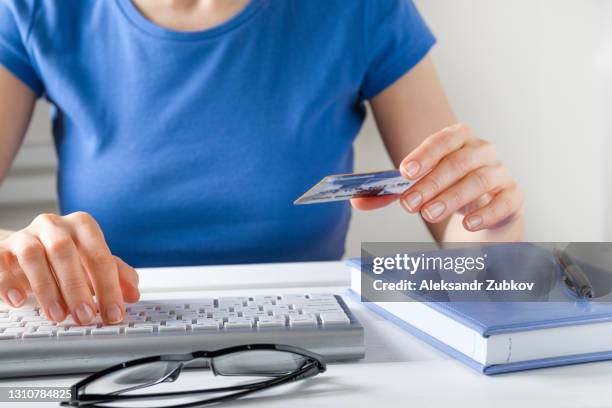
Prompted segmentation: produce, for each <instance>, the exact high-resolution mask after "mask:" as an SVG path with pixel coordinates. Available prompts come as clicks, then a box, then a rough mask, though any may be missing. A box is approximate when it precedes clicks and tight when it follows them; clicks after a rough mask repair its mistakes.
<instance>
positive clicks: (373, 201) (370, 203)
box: [351, 194, 399, 211]
mask: <svg viewBox="0 0 612 408" xmlns="http://www.w3.org/2000/svg"><path fill="white" fill-rule="evenodd" d="M398 198H399V196H398V195H396V194H391V195H384V196H378V197H359V198H353V199H351V205H352V206H353V208H356V209H358V210H363V211H369V210H376V209H378V208H382V207H386V206H388V205H389V204H391V203H392V202H394V201H395V200H397V199H398Z"/></svg>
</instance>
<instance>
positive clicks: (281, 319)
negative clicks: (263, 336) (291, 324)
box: [257, 316, 286, 329]
mask: <svg viewBox="0 0 612 408" xmlns="http://www.w3.org/2000/svg"><path fill="white" fill-rule="evenodd" d="M285 323H286V320H285V316H270V317H265V318H261V319H259V320H258V321H257V327H259V328H260V329H270V328H275V327H285Z"/></svg>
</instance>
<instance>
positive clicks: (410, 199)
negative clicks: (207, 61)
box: [402, 191, 423, 211]
mask: <svg viewBox="0 0 612 408" xmlns="http://www.w3.org/2000/svg"><path fill="white" fill-rule="evenodd" d="M402 201H403V202H404V203H405V204H406V206H407V207H408V209H409V210H411V211H416V209H417V208H419V205H421V202H422V201H423V196H422V195H421V193H419V192H418V191H413V192H412V193H410V194H408V195H407V196H406V197H405V198H404V199H403V200H402Z"/></svg>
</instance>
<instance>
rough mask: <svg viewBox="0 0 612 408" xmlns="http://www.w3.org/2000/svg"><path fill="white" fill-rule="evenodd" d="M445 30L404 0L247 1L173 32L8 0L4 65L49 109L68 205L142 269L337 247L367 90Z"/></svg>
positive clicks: (117, 3) (293, 255) (79, 4)
mask: <svg viewBox="0 0 612 408" xmlns="http://www.w3.org/2000/svg"><path fill="white" fill-rule="evenodd" d="M433 43H434V38H433V36H432V34H431V33H430V31H429V30H428V28H427V26H426V25H425V24H424V22H423V21H422V19H421V17H420V15H419V13H418V12H417V10H416V8H415V6H414V4H413V3H412V1H411V0H350V1H348V0H321V1H315V0H252V1H251V2H250V3H249V5H248V6H247V7H246V8H245V9H243V10H242V11H241V12H239V13H238V14H237V15H236V16H234V17H233V18H231V19H230V20H228V21H226V22H225V23H223V24H221V25H219V26H216V27H214V28H212V29H208V30H204V31H199V32H178V31H173V30H169V29H165V28H162V27H160V26H158V25H156V24H155V23H153V22H151V21H150V20H148V19H147V18H145V17H144V16H143V15H142V14H140V12H139V11H138V9H137V8H136V7H135V6H134V5H133V4H132V2H131V0H97V1H94V0H61V1H60V0H1V1H0V64H2V65H4V66H5V67H6V68H7V69H8V70H10V71H11V72H12V73H13V74H14V75H15V76H16V77H18V78H19V79H21V80H22V81H23V82H24V83H25V84H26V85H28V86H29V87H30V88H31V89H32V90H33V91H34V92H35V93H36V94H37V95H38V96H45V97H46V98H47V99H48V100H49V101H50V102H51V103H52V104H53V107H54V109H53V114H52V121H53V135H54V140H55V144H56V148H57V154H58V159H59V174H58V195H59V205H60V210H61V212H62V213H71V212H74V211H78V210H81V211H87V212H89V213H91V214H92V215H93V216H94V217H95V218H96V219H97V220H98V222H99V224H100V226H101V227H102V229H103V231H104V233H105V236H106V239H107V241H108V243H109V246H110V248H111V250H112V251H113V252H114V253H115V254H117V255H118V256H120V257H122V258H123V259H125V260H126V261H127V262H129V263H131V264H133V265H135V266H157V265H193V264H219V263H245V262H275V261H305V260H333V259H339V258H340V257H341V256H342V254H343V252H344V241H345V236H346V231H347V227H348V224H349V220H350V207H349V204H348V203H333V204H323V205H311V206H294V205H293V204H292V203H293V201H294V200H295V199H296V198H297V197H298V196H300V195H301V194H302V193H303V192H304V191H306V190H307V189H308V188H309V187H310V186H312V185H313V184H314V183H316V182H317V181H319V180H320V179H321V178H322V177H323V176H325V175H328V174H333V173H347V172H351V170H352V167H353V154H352V144H353V140H354V139H355V136H356V135H357V133H358V131H359V129H360V127H361V125H362V122H363V120H364V116H365V110H364V101H366V100H368V99H369V98H372V97H374V96H375V95H377V94H378V93H379V92H381V91H382V90H384V89H385V88H386V87H388V86H389V85H390V84H392V83H393V82H394V81H396V80H397V79H398V78H399V77H401V76H402V75H403V74H404V73H406V72H407V71H409V70H410V69H411V68H412V67H413V66H414V65H415V64H417V63H418V62H419V61H420V60H421V59H422V58H423V57H424V56H425V55H426V54H427V52H428V51H429V49H430V48H431V46H432V45H433Z"/></svg>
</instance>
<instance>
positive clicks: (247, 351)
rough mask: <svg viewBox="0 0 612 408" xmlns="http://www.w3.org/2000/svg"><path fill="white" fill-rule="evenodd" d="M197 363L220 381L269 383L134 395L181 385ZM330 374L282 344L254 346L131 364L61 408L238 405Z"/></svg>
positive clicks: (85, 384)
mask: <svg viewBox="0 0 612 408" xmlns="http://www.w3.org/2000/svg"><path fill="white" fill-rule="evenodd" d="M195 360H203V361H204V362H205V363H207V366H209V367H210V369H211V371H212V372H213V374H214V375H220V376H256V377H269V378H268V379H266V380H263V381H255V382H249V383H246V384H240V385H235V386H229V387H221V388H208V389H198V390H189V391H175V392H164V393H148V394H147V393H145V394H141V393H138V394H132V392H133V391H137V390H141V389H145V388H147V387H152V386H155V385H159V384H162V383H170V382H174V381H176V380H177V378H178V377H179V375H180V374H181V371H182V370H183V368H185V367H186V366H188V365H189V363H193V362H194V361H195ZM325 368H326V367H325V362H324V361H323V358H322V357H321V356H319V355H317V354H315V353H311V352H309V351H307V350H303V349H300V348H297V347H293V346H286V345H277V344H252V345H243V346H236V347H229V348H225V349H221V350H216V351H195V352H193V353H187V354H179V355H176V354H167V355H160V356H154V357H146V358H140V359H137V360H132V361H128V362H125V363H122V364H118V365H115V366H113V367H109V368H107V369H104V370H102V371H100V372H98V373H95V374H92V375H90V376H89V377H87V378H85V379H84V380H82V381H80V382H78V383H76V384H75V385H74V386H72V389H71V395H72V399H71V400H70V401H64V402H62V403H61V405H62V406H72V407H92V408H102V407H113V408H120V407H121V406H122V405H118V404H126V403H131V402H134V403H137V402H139V401H142V400H144V399H147V400H157V399H167V398H177V399H178V398H182V397H189V396H196V397H197V396H198V395H199V394H211V393H219V394H224V395H221V396H217V397H211V398H206V399H201V400H197V401H192V402H188V403H180V404H174V405H163V406H164V407H165V408H179V407H180V408H188V407H196V406H197V407H199V406H204V405H209V404H216V403H220V402H224V401H230V400H234V399H237V398H240V397H243V396H245V395H248V394H251V393H253V392H256V391H260V390H263V389H267V388H270V387H274V386H278V385H281V384H286V383H290V382H293V381H297V380H302V379H305V378H308V377H313V376H315V375H317V374H319V373H323V372H325ZM128 393H129V394H128ZM157 406H159V405H157Z"/></svg>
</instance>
